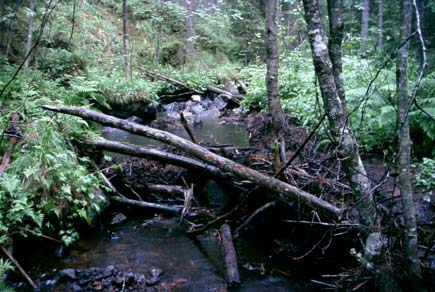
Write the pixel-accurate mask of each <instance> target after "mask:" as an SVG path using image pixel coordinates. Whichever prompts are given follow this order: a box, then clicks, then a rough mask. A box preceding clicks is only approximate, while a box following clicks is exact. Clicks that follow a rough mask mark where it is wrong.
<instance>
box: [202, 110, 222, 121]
mask: <svg viewBox="0 0 435 292" xmlns="http://www.w3.org/2000/svg"><path fill="white" fill-rule="evenodd" d="M220 115H221V113H220V111H219V110H218V109H216V108H212V109H209V110H206V111H203V112H201V113H199V118H201V119H217V118H219V117H220Z"/></svg>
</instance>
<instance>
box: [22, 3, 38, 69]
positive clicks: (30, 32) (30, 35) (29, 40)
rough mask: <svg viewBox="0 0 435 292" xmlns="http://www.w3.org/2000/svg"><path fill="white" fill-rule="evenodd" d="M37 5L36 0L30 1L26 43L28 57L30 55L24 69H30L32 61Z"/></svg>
mask: <svg viewBox="0 0 435 292" xmlns="http://www.w3.org/2000/svg"><path fill="white" fill-rule="evenodd" d="M35 5H36V0H30V3H29V9H30V13H31V14H30V16H29V27H28V29H27V41H26V56H27V55H29V56H28V57H27V59H26V61H25V62H24V69H26V68H29V64H30V60H31V55H30V54H31V50H32V46H33V41H32V39H33V21H34V19H35Z"/></svg>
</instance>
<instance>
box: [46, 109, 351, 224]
mask: <svg viewBox="0 0 435 292" xmlns="http://www.w3.org/2000/svg"><path fill="white" fill-rule="evenodd" d="M42 108H44V109H46V110H50V111H54V112H60V113H65V114H70V115H74V116H78V117H82V118H85V119H88V120H92V121H95V122H98V123H100V124H102V125H106V126H112V127H116V128H119V129H122V130H125V131H128V132H130V133H133V134H137V135H142V136H145V137H148V138H151V139H154V140H157V141H160V142H163V143H166V144H169V145H172V146H175V147H177V148H179V149H181V150H183V151H185V152H187V153H189V154H191V155H194V156H196V157H198V158H200V159H202V160H203V161H205V162H207V163H209V164H211V165H213V166H215V167H218V168H219V169H221V170H222V171H223V172H229V173H232V174H234V175H237V176H239V177H241V178H243V179H246V180H250V181H252V182H255V183H256V184H258V185H260V186H263V187H265V188H267V189H270V190H273V191H275V192H276V193H277V194H278V196H279V197H280V198H281V199H282V200H283V201H285V202H289V200H291V201H292V202H294V201H297V202H300V203H302V204H305V205H307V206H309V207H311V208H313V209H315V210H317V211H318V212H319V213H321V214H323V215H325V216H328V217H331V218H333V219H339V218H340V217H341V215H342V212H343V210H342V209H340V208H338V207H336V206H334V205H332V204H331V203H329V202H327V201H325V200H322V199H320V198H318V197H316V196H314V195H312V194H310V193H307V192H305V191H303V190H301V189H299V188H297V187H295V186H292V185H289V184H287V183H285V182H283V181H280V180H278V179H276V178H272V177H270V176H268V175H265V174H262V173H260V172H258V171H255V170H253V169H251V168H249V167H246V166H244V165H241V164H238V163H236V162H234V161H232V160H230V159H227V158H225V157H222V156H219V155H217V154H215V153H213V152H211V151H209V150H207V149H205V148H203V147H201V146H199V145H196V144H194V143H192V142H190V141H188V140H186V139H183V138H180V137H178V136H176V135H174V134H171V133H168V132H165V131H162V130H158V129H154V128H151V127H148V126H144V125H139V124H136V123H133V122H129V121H126V120H122V119H118V118H115V117H112V116H109V115H105V114H102V113H99V112H96V111H93V110H90V109H87V108H84V107H56V106H49V105H43V106H42Z"/></svg>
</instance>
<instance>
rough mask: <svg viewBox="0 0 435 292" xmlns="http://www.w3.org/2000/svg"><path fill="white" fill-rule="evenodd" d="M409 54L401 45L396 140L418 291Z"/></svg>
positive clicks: (404, 28)
mask: <svg viewBox="0 0 435 292" xmlns="http://www.w3.org/2000/svg"><path fill="white" fill-rule="evenodd" d="M412 11H413V9H412V4H411V0H402V24H401V26H400V40H401V42H404V41H406V39H407V38H408V37H409V35H410V34H411V26H412ZM408 54H409V42H407V43H406V44H404V45H403V46H402V47H401V48H400V50H399V52H398V55H397V64H396V83H397V85H396V86H397V121H398V123H397V124H398V125H397V126H398V127H399V130H398V138H399V165H398V167H399V172H400V173H399V189H400V195H401V197H402V207H403V223H404V240H403V243H404V248H405V254H406V260H407V270H408V277H409V278H410V279H411V282H412V284H413V285H412V286H413V290H414V291H420V289H419V288H418V283H419V282H420V281H421V269H420V263H419V260H418V247H417V223H416V221H415V208H414V202H413V192H412V183H411V170H410V167H411V165H410V164H411V144H412V142H411V138H410V134H409V119H408V105H409V102H410V99H409V98H408Z"/></svg>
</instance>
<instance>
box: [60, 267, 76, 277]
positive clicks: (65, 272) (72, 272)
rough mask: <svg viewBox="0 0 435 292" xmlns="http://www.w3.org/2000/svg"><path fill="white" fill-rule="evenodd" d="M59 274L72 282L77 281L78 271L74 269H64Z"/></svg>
mask: <svg viewBox="0 0 435 292" xmlns="http://www.w3.org/2000/svg"><path fill="white" fill-rule="evenodd" d="M59 273H60V275H61V276H62V277H67V278H70V279H71V280H75V279H77V275H76V270H74V269H63V270H61V271H60V272H59Z"/></svg>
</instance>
